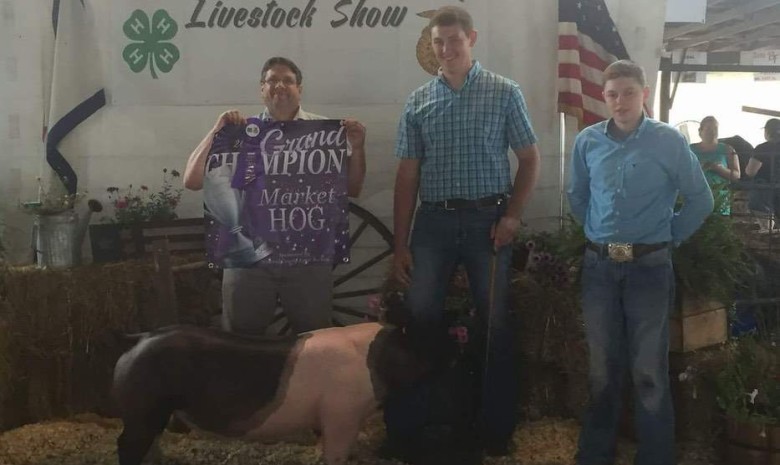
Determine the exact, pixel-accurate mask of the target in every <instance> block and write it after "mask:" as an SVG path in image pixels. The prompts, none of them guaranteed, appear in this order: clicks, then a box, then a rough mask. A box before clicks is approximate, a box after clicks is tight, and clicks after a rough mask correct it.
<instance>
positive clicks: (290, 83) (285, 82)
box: [260, 78, 298, 87]
mask: <svg viewBox="0 0 780 465" xmlns="http://www.w3.org/2000/svg"><path fill="white" fill-rule="evenodd" d="M260 83H261V84H268V85H269V86H271V87H276V86H277V85H279V84H281V85H283V86H284V87H290V86H294V85H297V84H298V83H297V82H296V81H295V79H294V78H284V79H263V80H262V81H260Z"/></svg>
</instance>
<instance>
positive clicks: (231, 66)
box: [0, 0, 665, 260]
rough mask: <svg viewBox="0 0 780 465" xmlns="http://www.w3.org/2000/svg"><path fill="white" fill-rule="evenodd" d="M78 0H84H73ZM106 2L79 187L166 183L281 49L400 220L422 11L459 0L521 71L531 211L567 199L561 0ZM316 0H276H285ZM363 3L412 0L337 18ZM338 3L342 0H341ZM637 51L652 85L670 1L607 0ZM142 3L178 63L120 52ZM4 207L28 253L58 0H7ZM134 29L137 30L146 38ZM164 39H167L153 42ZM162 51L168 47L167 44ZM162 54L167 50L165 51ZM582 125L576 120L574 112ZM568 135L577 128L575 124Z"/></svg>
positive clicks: (97, 193) (78, 155)
mask: <svg viewBox="0 0 780 465" xmlns="http://www.w3.org/2000/svg"><path fill="white" fill-rule="evenodd" d="M62 1H63V2H64V1H78V0H62ZM85 1H86V2H87V3H88V4H90V5H92V7H94V8H95V10H94V13H95V26H96V28H97V31H96V33H97V36H98V38H99V39H98V44H97V47H98V53H99V56H100V59H101V66H102V69H101V70H100V72H101V75H102V76H103V79H104V81H105V89H106V93H107V96H108V102H109V103H108V105H107V106H106V107H105V108H103V109H101V110H99V111H98V113H96V114H95V115H93V116H92V117H90V119H88V120H87V121H86V122H85V123H83V124H82V125H81V126H79V127H78V128H77V129H76V130H75V131H74V132H72V133H71V134H70V135H69V136H68V137H67V138H66V139H65V140H64V141H63V143H62V144H61V145H60V149H61V152H62V153H63V154H64V155H65V156H66V157H67V158H68V160H69V161H70V162H71V164H72V165H73V167H74V169H75V171H76V173H78V175H79V190H84V189H87V190H88V191H89V193H90V196H91V197H96V198H99V199H105V198H106V195H105V189H106V187H108V186H119V187H122V186H126V185H127V184H134V185H139V184H147V185H149V186H150V187H152V188H154V187H156V186H159V184H160V183H161V181H162V179H161V175H162V168H164V167H167V168H169V169H172V168H176V169H179V170H182V169H183V166H184V163H185V161H186V159H187V156H188V155H189V153H190V152H191V150H192V149H193V148H194V147H195V146H196V145H197V144H198V142H199V141H200V140H201V138H202V137H203V135H204V134H205V132H206V131H207V130H208V129H209V128H210V127H211V125H212V124H213V122H214V120H215V119H216V117H217V115H218V114H219V113H220V112H221V111H223V110H225V109H227V108H231V107H235V108H238V109H239V110H241V111H243V112H245V113H247V114H253V113H257V112H258V111H259V110H260V108H261V104H260V101H259V98H260V97H259V91H258V80H259V70H260V67H261V66H262V63H263V61H265V59H266V58H268V57H269V56H272V55H285V56H289V57H290V58H292V59H293V60H295V61H296V62H298V63H299V65H300V66H301V68H302V70H303V74H304V92H303V102H304V107H305V108H306V109H307V110H309V111H313V112H316V113H320V114H324V115H328V116H330V117H334V118H338V117H345V116H353V117H356V118H358V119H360V120H361V121H362V122H364V123H365V124H366V126H367V127H368V139H367V164H368V173H367V177H366V183H365V188H364V193H363V195H362V196H361V198H360V199H359V200H358V203H360V204H361V205H362V206H364V207H365V208H367V209H369V210H370V211H371V212H373V213H374V214H375V215H377V216H378V217H380V218H381V219H382V220H383V221H384V222H385V223H386V224H388V225H391V216H392V212H391V210H392V187H393V178H394V169H395V166H396V160H395V158H394V156H393V143H394V139H395V129H396V124H397V119H398V115H399V114H400V111H401V108H402V105H403V102H404V100H405V98H406V96H407V95H408V94H409V92H411V91H412V90H413V89H414V88H416V87H418V86H419V85H421V84H422V83H424V82H425V80H426V79H429V75H428V74H427V73H426V72H425V71H424V70H423V69H422V68H421V67H420V65H419V64H418V63H417V58H416V44H417V41H418V39H419V37H420V34H421V30H422V28H423V27H424V26H425V25H426V20H425V19H424V18H422V17H419V16H418V15H417V14H418V13H420V12H423V11H426V10H431V9H435V8H437V7H439V6H441V5H444V4H447V3H457V4H460V5H462V6H464V7H465V8H467V9H468V10H469V11H470V12H471V13H472V14H473V16H474V20H475V27H476V29H477V30H478V40H477V45H476V48H475V55H476V58H478V59H479V60H480V61H481V62H482V64H483V65H484V66H485V67H486V68H488V69H491V70H493V71H495V72H498V73H500V74H503V75H505V76H508V77H510V78H512V79H514V80H516V81H517V82H519V83H520V85H521V87H522V89H523V92H524V94H525V97H526V100H527V102H528V106H529V109H530V113H531V117H532V120H533V123H534V127H535V129H536V132H537V134H538V136H539V139H540V141H539V147H540V151H541V153H542V159H543V167H542V178H541V181H540V185H539V188H538V189H537V191H536V193H535V196H534V199H533V200H532V204H531V205H530V206H529V208H528V210H527V212H526V215H525V219H526V221H527V222H528V223H530V224H532V225H538V226H542V227H543V226H549V225H550V224H551V222H550V221H548V220H543V219H542V218H546V217H553V216H555V215H557V212H558V199H559V183H558V175H559V164H558V159H559V157H558V141H559V137H558V130H559V125H558V116H557V114H556V113H555V108H556V100H555V99H556V89H555V82H556V79H555V78H556V73H557V63H556V55H557V54H556V48H557V2H555V1H553V0H466V1H464V2H457V1H451V2H446V1H433V0H422V1H413V0H363V1H362V2H361V1H351V2H350V1H349V0H313V4H314V6H315V7H316V8H317V11H316V12H315V13H314V14H313V15H311V19H312V24H311V27H303V28H301V27H292V28H290V27H280V28H278V29H277V28H272V27H270V28H265V29H264V28H262V27H257V28H251V27H248V26H244V27H241V28H238V27H227V28H224V29H222V28H218V27H216V28H208V27H203V28H195V27H191V28H186V27H185V26H186V24H187V23H188V22H190V20H191V17H192V14H193V12H194V10H195V8H196V7H197V5H198V3H199V2H200V1H203V4H204V6H203V7H202V12H201V14H200V17H199V18H200V19H201V20H204V21H206V22H207V21H208V15H210V14H211V11H212V10H213V8H214V6H215V5H216V3H217V2H216V0H214V1H212V0H186V1H185V0H155V1H151V0H123V1H118V0H112V1H107V0H106V1H97V0H85ZM222 3H223V4H224V5H225V6H228V7H236V8H240V7H244V8H247V9H248V10H249V11H251V9H252V8H255V7H257V8H261V9H265V8H266V5H267V3H268V0H254V1H252V0H223V1H222ZM307 3H308V1H307V0H277V4H278V6H279V7H280V8H283V9H285V10H287V11H289V10H291V9H292V8H294V7H297V8H299V9H301V10H303V9H305V7H306V5H307ZM358 3H362V4H363V5H364V6H365V7H369V8H371V7H373V8H378V9H380V10H381V11H384V10H385V8H388V7H393V8H395V7H397V8H404V7H405V8H407V11H406V14H405V16H404V18H403V21H401V22H400V24H399V25H398V26H397V27H382V26H376V27H374V28H371V27H365V26H364V27H357V26H354V27H352V26H350V25H349V23H348V22H347V23H346V24H344V25H341V26H339V27H333V25H331V24H330V21H333V20H339V19H340V18H342V16H341V15H340V13H339V11H341V12H343V13H345V14H346V15H347V16H349V15H350V14H352V12H353V11H354V10H355V7H356V6H357V4H358ZM339 4H340V5H341V6H340V7H339V9H338V10H336V7H337V6H338V5H339ZM607 4H608V6H609V8H610V11H611V14H612V17H613V19H614V20H615V22H616V24H617V26H618V29H619V31H620V34H621V36H622V37H623V39H624V42H625V44H626V47H627V49H628V51H629V54H630V55H631V57H632V58H633V59H635V60H636V61H638V62H639V63H641V64H642V65H643V66H645V68H646V70H647V74H648V78H649V79H650V83H651V85H653V84H654V81H655V76H656V71H657V68H658V59H659V57H660V48H661V37H662V32H663V18H664V14H665V2H663V1H660V2H647V1H645V0H607ZM135 9H140V10H143V11H144V12H146V13H147V15H148V16H149V17H150V18H151V17H152V16H153V14H154V12H155V11H157V10H160V9H163V10H165V11H166V12H167V13H168V15H169V16H170V18H171V19H173V20H174V21H175V22H176V23H177V25H178V31H177V32H176V34H175V36H174V37H172V38H170V39H169V40H162V41H158V43H159V42H167V43H170V44H172V45H174V46H175V47H176V49H177V50H178V52H179V60H178V61H177V62H176V63H175V64H173V66H172V68H171V69H170V71H169V72H167V73H166V72H162V70H161V69H157V68H155V72H156V74H157V79H153V78H152V76H151V71H150V68H149V67H148V66H147V67H146V68H144V69H142V70H141V71H140V72H138V73H135V72H133V71H131V70H130V68H129V66H128V63H127V62H126V61H125V59H124V58H123V56H122V53H123V50H124V49H125V47H127V46H128V45H129V44H131V43H132V42H134V41H133V40H131V38H130V37H128V36H127V35H126V34H125V33H124V32H123V30H122V26H123V25H124V23H125V21H126V20H127V19H128V18H130V16H131V15H132V13H133V11H134V10H135ZM0 26H1V27H0V44H2V45H0V102H2V104H0V144H1V145H0V146H2V147H3V148H2V150H0V163H2V166H3V167H4V169H3V170H0V199H2V200H0V214H2V216H3V218H4V220H3V221H4V222H5V224H6V226H5V235H4V237H5V238H4V240H5V242H6V243H10V245H11V246H12V248H13V249H14V251H13V253H12V258H14V259H15V260H25V259H27V258H28V257H29V253H28V249H27V248H28V247H29V237H30V222H31V221H30V218H28V217H26V216H25V215H22V214H19V213H18V211H17V208H16V205H17V203H18V201H20V200H21V201H24V200H31V199H32V198H34V197H35V194H36V190H37V183H36V177H37V176H38V175H40V174H41V173H42V172H45V170H46V169H47V168H46V166H45V164H44V162H43V147H42V144H41V126H42V112H43V102H44V101H45V100H46V98H47V94H46V92H47V91H46V83H47V80H48V79H49V76H48V75H47V73H48V71H47V65H46V64H47V61H48V60H49V59H50V56H51V12H50V9H49V2H45V1H42V0H38V1H35V2H28V1H22V0H0ZM136 42H137V41H136ZM155 50H157V49H155ZM159 50H162V49H159ZM158 53H162V52H160V51H158ZM569 126H571V125H569ZM569 136H570V138H571V136H572V134H571V133H570V134H569ZM200 211H201V196H200V193H197V192H188V193H185V197H184V199H183V203H182V206H181V208H180V211H179V212H180V216H182V217H187V216H194V215H198V214H200Z"/></svg>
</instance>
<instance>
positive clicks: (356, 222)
mask: <svg viewBox="0 0 780 465" xmlns="http://www.w3.org/2000/svg"><path fill="white" fill-rule="evenodd" d="M349 229H350V234H349V245H350V249H351V251H352V253H351V255H352V260H351V262H350V263H349V264H336V265H334V278H335V279H334V281H333V291H334V292H333V324H334V325H335V326H345V325H348V324H353V323H358V322H361V321H376V315H375V313H374V312H373V311H371V309H369V308H368V297H369V296H371V295H374V294H377V293H379V292H380V289H381V287H382V283H383V281H384V279H385V275H386V269H385V267H382V266H379V265H380V264H381V263H382V262H383V261H384V260H385V259H386V258H387V257H389V256H391V255H392V254H393V233H392V232H390V230H389V229H388V228H387V226H385V224H384V223H382V221H380V220H379V218H377V217H376V216H374V215H373V214H372V213H371V212H369V211H368V210H366V209H365V208H363V207H361V206H359V205H356V204H354V203H352V202H350V203H349ZM271 327H272V328H278V333H279V334H285V333H288V332H289V331H290V325H289V323H288V322H287V318H286V317H285V315H284V313H283V312H282V311H278V312H277V313H276V315H275V316H274V320H273V322H272V323H271Z"/></svg>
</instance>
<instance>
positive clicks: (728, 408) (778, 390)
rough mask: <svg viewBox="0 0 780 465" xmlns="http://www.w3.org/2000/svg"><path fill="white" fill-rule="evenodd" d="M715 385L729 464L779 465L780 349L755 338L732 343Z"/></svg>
mask: <svg viewBox="0 0 780 465" xmlns="http://www.w3.org/2000/svg"><path fill="white" fill-rule="evenodd" d="M715 385H716V392H717V402H718V405H719V407H720V408H721V410H722V411H723V413H724V415H725V417H726V435H727V439H728V451H727V453H728V456H729V463H746V464H775V463H780V349H779V348H778V347H777V346H776V345H773V344H771V343H769V342H762V341H759V340H757V339H754V338H752V337H745V338H742V339H738V340H735V341H733V342H732V343H730V345H729V347H728V356H727V361H726V364H725V366H724V367H723V368H722V369H721V370H720V371H719V372H718V373H717V375H716V377H715Z"/></svg>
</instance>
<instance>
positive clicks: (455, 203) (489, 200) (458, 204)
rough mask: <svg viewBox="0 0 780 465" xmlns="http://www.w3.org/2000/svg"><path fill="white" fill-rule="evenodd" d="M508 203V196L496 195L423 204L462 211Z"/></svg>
mask: <svg viewBox="0 0 780 465" xmlns="http://www.w3.org/2000/svg"><path fill="white" fill-rule="evenodd" d="M505 201H506V194H494V195H489V196H487V197H482V198H481V199H475V200H469V199H447V200H442V201H440V202H422V203H423V204H424V205H433V206H435V207H442V208H444V209H445V210H460V209H464V208H480V207H492V206H496V205H501V204H503V203H504V202H505Z"/></svg>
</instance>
